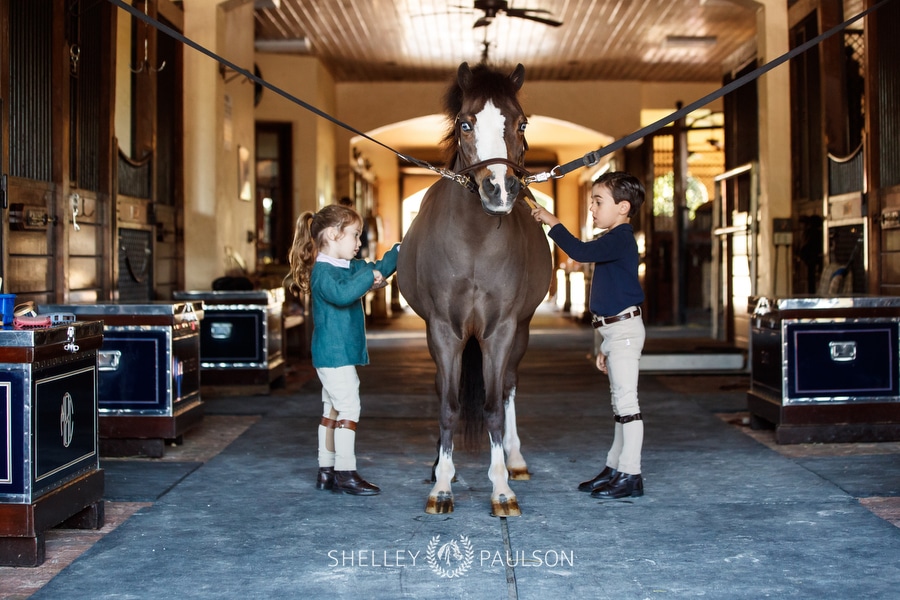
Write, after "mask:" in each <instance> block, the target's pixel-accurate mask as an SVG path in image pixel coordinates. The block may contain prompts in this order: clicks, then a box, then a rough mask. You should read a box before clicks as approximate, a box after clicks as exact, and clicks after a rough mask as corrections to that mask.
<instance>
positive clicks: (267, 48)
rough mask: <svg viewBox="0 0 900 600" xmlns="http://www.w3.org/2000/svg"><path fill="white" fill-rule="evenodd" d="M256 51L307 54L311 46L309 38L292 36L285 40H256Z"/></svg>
mask: <svg viewBox="0 0 900 600" xmlns="http://www.w3.org/2000/svg"><path fill="white" fill-rule="evenodd" d="M254 47H255V48H256V51H257V52H276V53H281V54H285V53H286V54H309V51H310V50H311V49H312V46H311V45H310V43H309V38H305V37H301V38H293V39H287V40H256V42H254Z"/></svg>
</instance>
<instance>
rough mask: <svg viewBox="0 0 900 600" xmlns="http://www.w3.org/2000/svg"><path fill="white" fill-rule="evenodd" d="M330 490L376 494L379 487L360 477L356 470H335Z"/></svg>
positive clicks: (358, 494) (359, 494) (361, 494)
mask: <svg viewBox="0 0 900 600" xmlns="http://www.w3.org/2000/svg"><path fill="white" fill-rule="evenodd" d="M331 491H332V492H334V493H335V494H352V495H354V496H376V495H378V494H380V493H381V488H379V487H378V486H377V485H375V484H372V483H369V482H368V481H366V480H365V479H363V478H362V477H360V476H359V473H357V472H356V471H335V472H334V485H333V486H332V487H331Z"/></svg>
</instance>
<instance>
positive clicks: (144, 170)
mask: <svg viewBox="0 0 900 600" xmlns="http://www.w3.org/2000/svg"><path fill="white" fill-rule="evenodd" d="M150 166H151V160H150V157H149V156H148V157H147V158H146V159H144V160H143V161H141V162H134V161H130V160H128V159H127V158H125V156H123V155H122V153H121V152H119V193H120V194H124V195H126V196H133V197H135V198H145V199H148V200H149V199H150V175H151V174H152V170H151V168H150Z"/></svg>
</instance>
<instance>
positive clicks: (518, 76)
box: [509, 63, 525, 90]
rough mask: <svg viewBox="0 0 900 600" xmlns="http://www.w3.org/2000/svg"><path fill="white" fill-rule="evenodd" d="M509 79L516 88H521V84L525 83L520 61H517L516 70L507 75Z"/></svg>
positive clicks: (523, 70)
mask: <svg viewBox="0 0 900 600" xmlns="http://www.w3.org/2000/svg"><path fill="white" fill-rule="evenodd" d="M509 79H510V80H511V81H512V82H513V85H515V86H516V90H520V89H522V84H523V83H525V67H524V66H522V63H519V65H518V66H517V67H516V70H515V71H513V72H512V75H510V76H509Z"/></svg>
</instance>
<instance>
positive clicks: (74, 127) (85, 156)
mask: <svg viewBox="0 0 900 600" xmlns="http://www.w3.org/2000/svg"><path fill="white" fill-rule="evenodd" d="M78 6H79V7H81V6H82V4H79V5H78ZM101 8H102V5H96V4H95V5H93V6H89V7H85V8H83V9H82V10H80V11H79V10H78V9H76V10H75V11H69V21H68V29H67V34H66V35H67V38H68V40H67V41H68V43H69V48H70V52H76V53H77V57H78V58H77V60H74V59H73V60H72V61H71V64H70V71H69V73H70V103H69V112H70V117H71V121H70V123H71V125H70V127H71V137H70V140H71V141H70V144H71V158H70V161H71V162H70V169H71V172H72V179H73V180H74V181H75V182H76V184H77V187H79V188H81V189H85V190H92V191H99V188H100V131H101V127H100V107H101V106H102V104H101V92H102V86H101V75H102V72H103V68H104V66H105V65H106V64H107V61H106V60H105V58H104V57H103V53H102V40H103V29H102V16H103V13H102V10H101ZM76 49H77V50H76Z"/></svg>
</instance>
